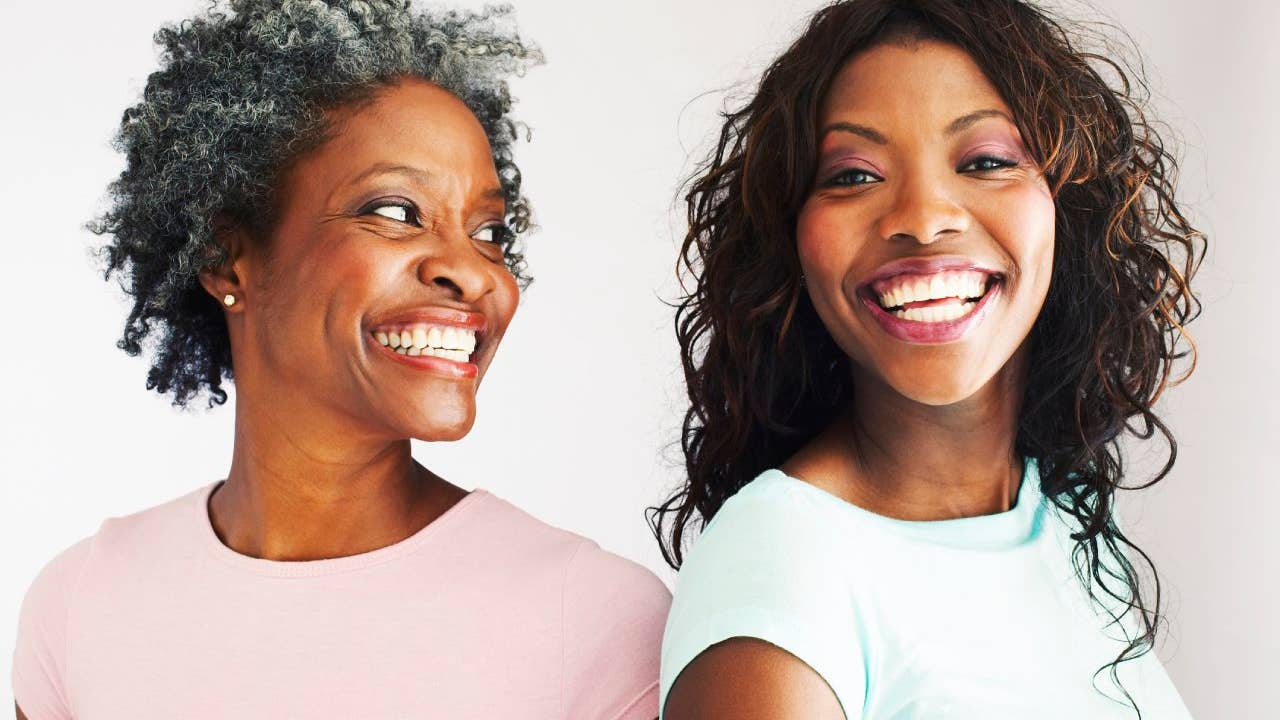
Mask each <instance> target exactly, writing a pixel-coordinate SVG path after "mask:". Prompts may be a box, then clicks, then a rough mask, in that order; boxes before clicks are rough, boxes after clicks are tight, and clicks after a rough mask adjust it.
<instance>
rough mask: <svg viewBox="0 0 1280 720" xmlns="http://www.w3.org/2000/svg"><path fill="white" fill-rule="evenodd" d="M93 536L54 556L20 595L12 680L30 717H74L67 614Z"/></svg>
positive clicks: (36, 719) (33, 719) (50, 719)
mask: <svg viewBox="0 0 1280 720" xmlns="http://www.w3.org/2000/svg"><path fill="white" fill-rule="evenodd" d="M92 540H93V538H92V537H88V538H85V539H83V540H81V541H79V542H77V543H76V544H74V545H72V546H71V547H69V548H67V549H66V550H63V551H62V552H61V553H59V554H58V555H56V556H55V557H54V558H53V559H52V560H50V561H49V562H48V563H47V564H46V565H45V566H44V568H42V569H41V570H40V572H39V573H38V574H37V575H36V578H35V580H33V581H32V583H31V586H30V587H29V588H28V589H27V594H26V595H25V596H24V597H23V599H22V609H21V610H20V611H19V613H18V634H17V645H16V647H15V648H14V652H13V676H12V682H13V697H14V700H15V701H16V702H17V703H18V707H20V708H22V713H23V714H24V715H26V716H27V717H28V718H30V720H71V717H72V715H71V703H70V699H69V697H68V695H67V688H66V660H67V657H66V652H67V616H68V613H69V610H70V603H71V600H72V598H73V596H74V587H75V583H76V581H77V579H78V578H79V576H80V572H81V570H82V568H83V567H84V564H85V562H86V560H87V559H88V555H89V548H90V544H91V542H92Z"/></svg>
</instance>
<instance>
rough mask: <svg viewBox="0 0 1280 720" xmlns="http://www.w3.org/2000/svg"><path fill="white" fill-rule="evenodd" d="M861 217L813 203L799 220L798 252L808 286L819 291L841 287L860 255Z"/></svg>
mask: <svg viewBox="0 0 1280 720" xmlns="http://www.w3.org/2000/svg"><path fill="white" fill-rule="evenodd" d="M857 222H858V221H857V218H856V217H851V213H850V212H849V211H848V210H841V209H840V208H838V207H836V206H834V205H829V204H823V203H822V202H821V201H810V202H809V203H807V204H806V205H805V206H804V207H803V208H802V209H801V210H800V214H799V216H798V217H797V218H796V253H797V254H798V255H799V258H800V267H801V269H803V270H804V274H805V278H806V280H807V284H808V285H809V286H810V287H811V288H815V289H817V288H819V287H822V286H824V285H828V284H830V283H832V282H834V283H836V284H838V283H839V279H840V277H842V276H843V275H844V273H845V271H846V270H847V269H848V267H849V263H850V262H851V260H852V258H853V255H854V254H855V253H856V252H857V247H856V243H855V242H853V240H854V238H856V237H857V236H858V233H857V232H856V231H855V228H856V227H857Z"/></svg>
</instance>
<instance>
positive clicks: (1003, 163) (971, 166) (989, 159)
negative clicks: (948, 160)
mask: <svg viewBox="0 0 1280 720" xmlns="http://www.w3.org/2000/svg"><path fill="white" fill-rule="evenodd" d="M1017 164H1018V163H1017V162H1016V161H1014V160H1008V159H1006V158H1001V157H996V156H994V155H983V156H981V157H976V158H974V159H972V160H970V161H969V162H967V163H965V164H964V165H961V166H960V170H961V171H962V172H963V171H965V170H974V171H977V172H984V171H990V170H1000V169H1001V168H1007V167H1013V166H1015V165H1017Z"/></svg>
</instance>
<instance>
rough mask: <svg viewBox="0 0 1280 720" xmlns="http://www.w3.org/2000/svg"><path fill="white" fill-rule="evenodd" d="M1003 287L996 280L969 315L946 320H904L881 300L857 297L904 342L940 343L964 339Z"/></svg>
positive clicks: (884, 325)
mask: <svg viewBox="0 0 1280 720" xmlns="http://www.w3.org/2000/svg"><path fill="white" fill-rule="evenodd" d="M1003 290H1004V282H1003V281H1002V282H997V283H996V284H994V285H992V286H991V289H990V290H988V291H987V294H986V295H983V296H982V299H981V300H979V301H978V304H977V306H976V307H974V308H973V309H972V310H970V311H969V314H968V315H965V316H964V317H960V318H956V319H955V320H947V321H943V322H919V321H916V320H903V319H902V318H900V317H898V316H897V315H894V314H893V313H891V312H888V311H887V310H885V309H884V308H882V307H880V303H878V302H876V301H875V300H872V299H871V298H868V297H866V296H864V295H859V296H858V298H859V299H860V300H862V303H863V304H864V305H866V306H867V308H868V309H869V310H870V311H871V315H872V317H874V318H875V319H876V321H877V322H879V323H880V327H882V328H884V331H885V332H887V333H889V334H890V335H892V336H894V337H895V338H897V339H899V340H902V341H903V342H909V343H920V344H925V345H937V344H940V343H949V342H955V341H956V340H959V339H961V338H963V337H964V336H965V334H966V333H968V332H969V330H971V329H972V328H974V327H977V325H978V323H981V322H982V320H983V319H984V318H985V317H986V316H987V313H988V311H989V310H990V307H991V303H992V302H993V301H994V300H995V298H996V296H997V295H999V294H1000V293H1001V292H1002V291H1003Z"/></svg>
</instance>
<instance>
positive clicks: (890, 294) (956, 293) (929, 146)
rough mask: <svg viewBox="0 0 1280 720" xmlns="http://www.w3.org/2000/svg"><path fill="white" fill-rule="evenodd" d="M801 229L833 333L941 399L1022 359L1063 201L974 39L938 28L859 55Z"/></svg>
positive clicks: (907, 386) (836, 101) (881, 369)
mask: <svg viewBox="0 0 1280 720" xmlns="http://www.w3.org/2000/svg"><path fill="white" fill-rule="evenodd" d="M819 118H820V119H819V124H818V127H819V130H820V133H821V141H820V145H819V158H818V165H817V174H816V176H815V179H814V184H813V189H812V191H811V193H810V196H809V198H808V199H807V201H806V202H805V205H804V206H803V208H802V209H801V211H800V214H799V218H798V220H797V226H796V243H797V251H798V253H799V258H800V264H801V268H802V269H803V271H804V273H805V280H806V285H807V286H808V292H809V296H810V298H811V299H812V301H813V304H814V307H815V309H816V310H817V313H818V315H819V317H820V318H821V319H822V322H823V324H824V325H825V326H826V328H827V330H828V332H830V334H831V336H832V338H833V339H834V340H835V341H836V343H837V344H838V345H839V346H840V347H841V349H842V350H843V351H844V352H845V354H847V355H848V356H849V357H850V358H851V359H852V361H853V364H854V367H855V374H856V375H859V376H862V377H861V378H858V379H864V378H866V376H870V377H871V378H872V379H878V380H879V381H881V382H884V383H886V384H887V385H889V386H890V387H892V388H893V389H894V390H895V391H896V392H898V393H899V394H901V395H903V396H906V397H908V398H910V399H913V400H915V401H917V402H921V403H925V404H929V405H947V404H951V403H955V402H958V401H961V400H964V399H966V398H969V397H971V396H973V395H974V394H975V393H976V392H977V391H978V390H980V389H981V388H982V387H983V386H984V385H986V384H987V383H989V382H991V381H992V380H993V378H995V377H996V376H997V375H998V374H999V373H1000V371H1001V369H1002V368H1005V367H1012V365H1011V364H1010V363H1009V361H1010V359H1011V358H1012V357H1014V356H1015V353H1017V352H1018V351H1019V348H1020V347H1022V346H1023V342H1024V340H1025V339H1026V337H1027V335H1028V334H1029V332H1030V330H1031V327H1032V325H1033V324H1034V322H1035V319H1036V316H1037V315H1038V314H1039V312H1040V308H1041V306H1042V305H1043V304H1044V298H1045V295H1046V293H1047V292H1048V288H1049V279H1050V275H1051V270H1052V264H1053V247H1054V204H1053V199H1052V197H1051V196H1050V193H1049V188H1048V185H1047V183H1046V182H1045V179H1044V177H1043V175H1042V174H1041V173H1040V171H1039V169H1038V168H1037V167H1036V165H1035V164H1034V162H1033V161H1032V160H1031V159H1030V158H1029V157H1028V155H1027V150H1026V148H1025V147H1024V145H1023V143H1022V141H1021V138H1020V135H1019V132H1018V129H1017V127H1016V126H1015V125H1014V123H1013V121H1012V119H1011V113H1010V111H1009V109H1008V107H1007V106H1006V104H1005V103H1004V101H1003V100H1002V99H1001V98H1000V95H999V93H998V92H997V91H996V89H995V88H994V87H993V86H992V85H991V83H990V82H989V81H988V80H987V79H986V77H985V76H984V75H983V73H982V71H981V70H980V69H979V68H978V66H977V65H976V64H975V63H974V62H973V60H972V59H971V58H970V57H969V55H968V54H967V53H965V52H964V51H963V50H961V49H959V48H958V47H956V46H953V45H950V44H946V43H942V42H937V41H931V40H925V41H919V42H914V43H909V44H883V45H877V46H875V47H872V48H870V49H868V50H866V51H864V52H862V53H860V54H858V55H856V56H855V57H854V58H853V59H852V60H850V61H849V62H848V63H847V64H846V65H845V66H844V67H843V68H842V69H841V71H840V72H839V74H838V75H837V76H836V78H835V80H834V81H833V83H832V85H831V88H830V90H829V91H828V94H827V97H826V98H825V100H824V102H823V106H822V109H821V111H820V114H819Z"/></svg>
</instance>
